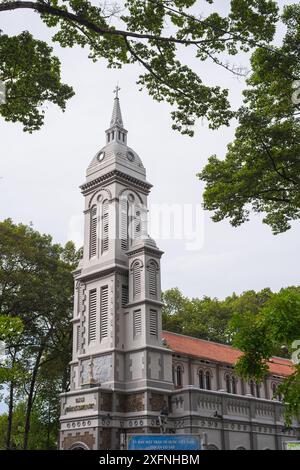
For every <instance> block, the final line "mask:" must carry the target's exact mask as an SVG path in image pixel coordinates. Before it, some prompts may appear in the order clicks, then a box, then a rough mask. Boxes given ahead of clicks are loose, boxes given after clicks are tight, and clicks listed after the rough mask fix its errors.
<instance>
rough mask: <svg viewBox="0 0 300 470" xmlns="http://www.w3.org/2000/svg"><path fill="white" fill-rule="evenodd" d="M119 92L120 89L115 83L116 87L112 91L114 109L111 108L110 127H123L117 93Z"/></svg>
mask: <svg viewBox="0 0 300 470" xmlns="http://www.w3.org/2000/svg"><path fill="white" fill-rule="evenodd" d="M120 90H121V88H120V87H119V84H118V83H117V86H116V88H115V89H114V91H113V92H114V93H115V95H116V96H115V99H114V107H113V112H112V117H111V121H110V127H113V126H115V125H118V126H120V127H123V120H122V114H121V108H120V100H119V91H120Z"/></svg>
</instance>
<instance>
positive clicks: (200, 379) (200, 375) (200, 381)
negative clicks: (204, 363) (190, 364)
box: [198, 369, 204, 389]
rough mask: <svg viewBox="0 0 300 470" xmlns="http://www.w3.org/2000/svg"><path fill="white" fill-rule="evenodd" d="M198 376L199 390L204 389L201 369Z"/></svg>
mask: <svg viewBox="0 0 300 470" xmlns="http://www.w3.org/2000/svg"><path fill="white" fill-rule="evenodd" d="M198 375H199V388H202V389H204V372H203V370H202V369H200V370H199V371H198Z"/></svg>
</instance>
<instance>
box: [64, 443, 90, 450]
mask: <svg viewBox="0 0 300 470" xmlns="http://www.w3.org/2000/svg"><path fill="white" fill-rule="evenodd" d="M68 450H90V448H89V447H88V446H87V445H86V444H84V443H83V442H75V443H74V444H72V445H71V447H70V448H69V449H68Z"/></svg>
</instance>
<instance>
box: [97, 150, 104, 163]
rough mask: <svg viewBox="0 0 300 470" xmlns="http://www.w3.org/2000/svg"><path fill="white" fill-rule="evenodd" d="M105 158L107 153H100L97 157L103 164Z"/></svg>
mask: <svg viewBox="0 0 300 470" xmlns="http://www.w3.org/2000/svg"><path fill="white" fill-rule="evenodd" d="M104 157H105V153H104V152H99V153H98V155H97V160H98V161H99V162H102V161H103V159H104Z"/></svg>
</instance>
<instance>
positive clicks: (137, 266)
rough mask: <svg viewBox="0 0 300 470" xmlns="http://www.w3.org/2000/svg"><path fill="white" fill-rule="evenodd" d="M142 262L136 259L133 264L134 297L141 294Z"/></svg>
mask: <svg viewBox="0 0 300 470" xmlns="http://www.w3.org/2000/svg"><path fill="white" fill-rule="evenodd" d="M141 270H142V266H141V262H140V261H135V262H134V264H133V266H132V274H133V297H138V296H140V294H141V288H142V286H141Z"/></svg>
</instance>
